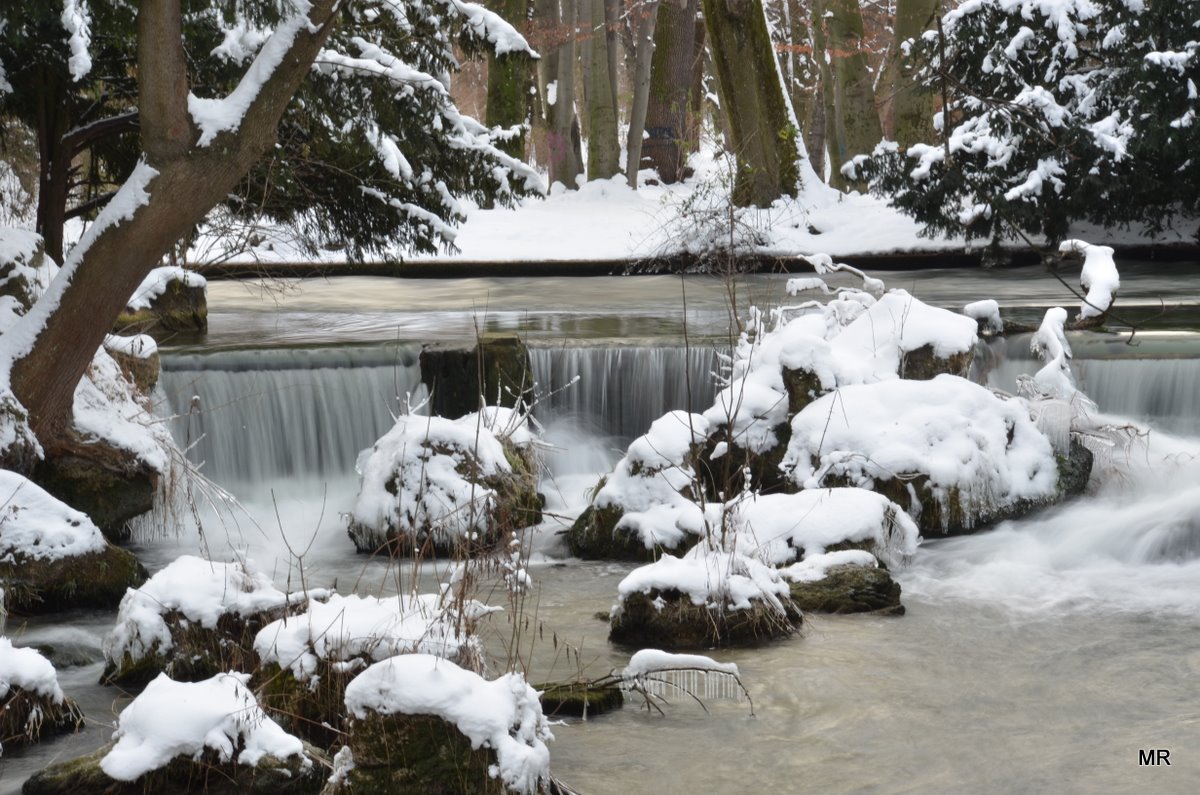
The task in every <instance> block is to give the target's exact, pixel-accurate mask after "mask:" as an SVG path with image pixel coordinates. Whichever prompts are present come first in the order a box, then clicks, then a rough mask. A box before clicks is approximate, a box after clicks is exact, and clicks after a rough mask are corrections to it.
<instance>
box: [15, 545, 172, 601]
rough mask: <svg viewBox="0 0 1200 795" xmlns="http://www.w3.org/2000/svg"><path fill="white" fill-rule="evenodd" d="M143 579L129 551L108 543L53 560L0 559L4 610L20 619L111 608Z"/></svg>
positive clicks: (18, 555)
mask: <svg viewBox="0 0 1200 795" xmlns="http://www.w3.org/2000/svg"><path fill="white" fill-rule="evenodd" d="M147 576H148V575H147V573H146V568H145V567H144V566H142V564H141V563H139V562H138V559H137V558H135V557H134V556H133V553H132V552H129V551H128V550H124V549H121V548H120V547H117V546H113V545H112V544H108V545H106V546H105V548H104V549H103V550H101V551H99V552H93V553H88V554H83V555H75V556H70V557H63V558H59V559H58V560H34V559H29V558H26V557H24V556H23V555H21V554H20V553H15V552H14V553H12V554H10V555H9V556H6V558H5V559H4V560H0V581H3V582H4V583H5V586H4V587H5V592H6V594H7V600H8V609H9V610H11V611H12V612H13V613H19V614H21V613H23V614H31V615H32V614H39V613H50V612H54V611H57V610H69V609H72V608H79V607H87V608H113V607H116V606H117V604H118V603H120V601H121V597H123V596H124V595H125V591H126V589H128V588H136V587H137V586H139V585H141V584H142V583H143V582H145V581H146V577H147Z"/></svg>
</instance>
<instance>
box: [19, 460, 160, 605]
mask: <svg viewBox="0 0 1200 795" xmlns="http://www.w3.org/2000/svg"><path fill="white" fill-rule="evenodd" d="M145 579H146V570H145V569H144V568H143V567H142V565H141V564H140V563H138V561H137V558H135V557H134V556H133V555H132V554H131V553H130V552H128V551H126V550H124V549H121V548H119V547H115V546H113V545H112V544H110V543H108V541H106V540H105V538H104V535H103V534H102V533H101V532H100V529H99V528H98V527H96V525H95V524H94V523H93V522H92V520H91V519H89V518H88V517H87V515H86V514H83V513H81V512H79V511H77V510H75V509H74V508H71V507H70V506H68V505H66V504H64V503H63V502H61V501H60V500H58V499H56V498H55V497H53V496H51V495H50V494H48V493H47V492H46V491H45V490H44V489H42V488H41V487H40V486H38V485H37V484H36V483H34V482H33V481H31V480H29V479H27V478H25V477H23V476H21V475H18V474H16V473H15V472H8V471H6V470H0V582H3V583H4V588H5V591H6V597H5V598H6V602H7V607H8V609H9V610H11V611H13V612H17V613H43V612H49V611H54V610H66V609H70V608H74V607H111V606H112V605H115V604H116V603H117V602H118V601H120V599H121V597H122V596H123V595H124V593H125V591H126V589H127V588H130V587H134V586H136V585H138V584H140V583H141V582H143V581H144V580H145Z"/></svg>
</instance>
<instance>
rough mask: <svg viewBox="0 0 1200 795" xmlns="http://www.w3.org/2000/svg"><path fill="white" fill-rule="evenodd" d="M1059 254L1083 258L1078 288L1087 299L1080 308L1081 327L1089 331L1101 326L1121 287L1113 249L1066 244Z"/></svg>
mask: <svg viewBox="0 0 1200 795" xmlns="http://www.w3.org/2000/svg"><path fill="white" fill-rule="evenodd" d="M1058 250H1059V252H1060V253H1062V254H1078V255H1081V256H1082V257H1083V270H1082V271H1081V272H1080V274H1079V286H1080V287H1082V288H1083V289H1084V290H1087V295H1085V296H1084V298H1083V301H1081V302H1080V304H1079V321H1078V323H1079V325H1081V326H1086V327H1089V328H1090V327H1092V326H1098V325H1100V324H1102V323H1103V322H1104V318H1105V317H1106V316H1107V315H1108V310H1109V309H1111V308H1112V305H1113V302H1114V301H1116V299H1117V290H1118V289H1119V288H1120V287H1121V274H1120V273H1119V272H1118V271H1117V265H1116V263H1115V262H1114V261H1113V253H1114V252H1113V250H1112V248H1111V247H1110V246H1095V245H1092V244H1091V243H1088V242H1086V241H1083V240H1064V241H1063V242H1062V243H1060V244H1059V246H1058Z"/></svg>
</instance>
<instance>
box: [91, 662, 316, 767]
mask: <svg viewBox="0 0 1200 795" xmlns="http://www.w3.org/2000/svg"><path fill="white" fill-rule="evenodd" d="M249 681H250V675H249V674H239V673H226V674H217V675H216V676H214V677H213V678H211V679H205V680H204V681H203V682H176V681H174V680H173V679H171V678H169V677H168V676H167V675H166V674H159V675H158V678H157V679H155V680H154V681H152V682H151V683H150V684H148V685H146V689H145V690H143V691H142V693H141V695H139V696H138V697H137V698H135V699H134V700H133V702H132V703H130V705H129V706H127V707H126V708H125V710H124V711H123V712H122V713H121V715H120V717H119V718H118V719H117V730H116V732H114V733H113V739H114V740H116V741H117V742H116V745H115V746H113V749H112V750H111V751H109V752H108V753H107V754H106V755H105V756H104V758H103V759H101V760H100V768H101V769H102V770H103V771H104V772H105V773H106V774H108V775H109V776H110V777H112V778H115V779H116V780H117V781H135V780H137V779H138V778H140V777H141V776H143V775H145V774H146V773H149V772H150V771H152V770H157V769H159V768H161V767H163V766H165V765H166V764H167V763H168V762H170V761H171V760H172V759H174V758H176V757H178V756H187V757H192V758H199V756H200V755H201V754H202V753H203V752H204V750H205V749H206V748H209V749H212V750H214V751H216V752H217V756H218V758H219V759H220V760H221V761H222V762H228V761H229V760H231V759H233V758H234V755H235V754H236V755H237V762H238V763H239V764H243V765H249V766H251V767H254V766H257V765H258V763H259V761H260V760H261V759H262V758H263V757H264V756H273V757H275V758H277V759H286V758H287V757H289V756H293V755H297V754H298V755H303V754H304V745H303V744H302V743H301V742H300V740H299V739H298V738H296V737H293V736H292V735H290V734H288V733H287V732H285V731H284V730H283V729H282V728H280V726H279V724H278V723H276V722H275V721H273V720H271V719H270V718H269V717H267V714H266V713H265V712H263V710H262V708H261V707H260V706H259V705H258V700H257V699H256V698H255V697H254V692H253V691H252V690H250V688H249V687H248V686H247V684H248V682H249ZM311 764H312V762H311V760H309V759H307V758H305V767H308V766H309V765H311Z"/></svg>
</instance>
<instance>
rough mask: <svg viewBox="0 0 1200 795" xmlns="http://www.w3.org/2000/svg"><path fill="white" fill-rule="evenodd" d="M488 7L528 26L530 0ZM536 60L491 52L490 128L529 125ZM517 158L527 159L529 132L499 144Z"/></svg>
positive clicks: (493, 2) (493, 0)
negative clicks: (526, 142) (531, 75)
mask: <svg viewBox="0 0 1200 795" xmlns="http://www.w3.org/2000/svg"><path fill="white" fill-rule="evenodd" d="M487 6H488V8H490V9H491V10H492V11H495V12H496V13H498V14H499V15H500V16H501V17H503V18H504V20H505V21H506V22H508V23H509V24H511V25H512V26H513V27H515V28H518V29H521V28H523V27H524V26H525V16H526V13H527V11H526V9H527V0H489V2H488V3H487ZM531 68H532V61H531V60H530V57H529V54H528V53H526V52H508V53H505V54H504V55H496V54H495V52H493V51H492V50H490V49H489V50H488V75H487V108H486V111H485V118H486V120H487V124H488V126H489V127H502V128H506V129H507V128H511V127H516V126H519V125H526V124H527V123H528V122H529V119H530V112H531V108H530V91H529V87H530V82H531V81H530V70H531ZM499 148H500V149H501V150H503V151H504V152H506V153H508V154H510V155H512V156H513V157H516V158H524V156H525V132H524V131H522V132H521V134H520V135H517V136H514V137H512V138H509V139H508V140H506V141H503V142H501V143H500V144H499Z"/></svg>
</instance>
